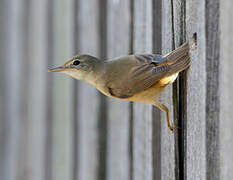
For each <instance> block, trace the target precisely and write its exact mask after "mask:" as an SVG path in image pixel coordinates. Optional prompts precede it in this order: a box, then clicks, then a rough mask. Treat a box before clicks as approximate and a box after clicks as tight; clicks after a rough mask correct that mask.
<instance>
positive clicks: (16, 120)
mask: <svg viewBox="0 0 233 180" xmlns="http://www.w3.org/2000/svg"><path fill="white" fill-rule="evenodd" d="M4 4H5V5H6V7H5V8H6V9H5V10H6V11H5V14H4V15H5V16H3V18H4V21H5V25H6V28H7V29H6V31H5V32H4V33H6V34H5V38H6V41H5V44H3V47H6V49H5V50H6V51H5V57H4V58H3V59H1V61H2V60H3V61H4V66H3V68H2V67H1V71H2V70H3V72H4V73H5V79H4V80H5V81H4V84H3V86H1V88H5V97H4V100H5V102H4V103H6V104H5V105H4V106H5V112H4V114H5V119H1V120H3V121H4V122H3V123H4V128H5V134H4V138H5V144H3V145H2V147H3V148H4V152H5V154H4V156H5V157H4V161H3V162H1V167H3V171H4V172H3V178H5V179H10V180H11V179H12V180H13V179H16V178H17V177H20V175H21V176H22V175H23V174H22V172H23V171H24V170H25V164H21V163H19V160H22V159H24V157H25V156H24V153H22V151H21V149H24V145H25V141H24V139H22V138H23V137H24V136H23V135H24V133H23V130H24V128H23V126H22V125H23V124H24V123H25V119H24V117H25V115H26V114H25V112H24V111H23V110H25V109H24V107H25V106H26V103H25V101H24V100H23V99H22V96H25V94H24V93H22V84H21V81H22V80H23V75H22V73H21V72H20V68H21V67H23V65H25V64H24V61H23V54H22V53H23V44H24V43H25V36H24V35H25V34H24V33H23V32H24V30H25V29H24V28H23V26H22V24H23V23H25V21H24V20H23V16H24V15H25V14H24V13H23V5H24V3H23V2H22V1H15V0H11V1H7V2H4ZM20 23H21V24H20ZM2 33H3V32H2ZM3 42H4V41H3ZM21 43H22V44H21ZM1 45H2V44H1ZM1 91H2V90H1ZM2 163H3V164H2ZM19 165H20V166H19ZM21 179H23V176H22V178H21Z"/></svg>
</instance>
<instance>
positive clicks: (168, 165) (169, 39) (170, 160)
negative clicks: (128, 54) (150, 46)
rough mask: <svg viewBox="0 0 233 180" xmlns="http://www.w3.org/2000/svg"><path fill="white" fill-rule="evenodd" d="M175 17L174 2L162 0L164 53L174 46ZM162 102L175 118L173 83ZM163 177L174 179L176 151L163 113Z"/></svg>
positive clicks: (164, 94)
mask: <svg viewBox="0 0 233 180" xmlns="http://www.w3.org/2000/svg"><path fill="white" fill-rule="evenodd" d="M172 23H173V17H172V4H171V1H170V0H165V1H162V54H166V53H168V52H169V51H171V50H172V48H173V27H172ZM161 100H162V102H164V104H165V105H166V106H167V107H168V108H169V110H170V112H169V114H170V119H171V121H174V118H173V106H172V105H173V104H172V102H173V101H172V85H168V87H166V89H165V92H164V93H163V94H162V97H161ZM161 116H162V118H161V125H162V126H161V128H162V129H161V152H162V154H161V156H162V157H161V163H162V165H161V169H162V172H161V176H162V178H161V179H164V180H165V179H174V177H175V153H174V136H175V134H172V133H171V132H170V131H169V130H168V128H167V124H166V116H165V114H164V113H162V114H161Z"/></svg>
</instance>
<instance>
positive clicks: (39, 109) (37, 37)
mask: <svg viewBox="0 0 233 180" xmlns="http://www.w3.org/2000/svg"><path fill="white" fill-rule="evenodd" d="M27 5H28V6H25V8H28V9H30V12H29V14H28V17H29V18H28V20H29V22H28V24H29V29H28V34H27V36H28V51H27V52H28V56H27V58H26V62H25V63H27V64H28V65H27V69H28V74H27V76H28V77H26V75H25V77H26V78H28V80H27V82H25V84H27V83H28V87H27V88H28V90H27V91H28V92H27V95H26V99H27V101H28V107H27V111H28V112H27V113H28V119H27V121H26V122H25V123H24V126H25V130H26V131H25V132H26V135H25V137H24V138H25V139H26V144H25V149H24V150H22V151H24V152H25V156H26V157H25V160H24V162H25V166H26V167H25V170H24V172H22V174H23V177H24V178H23V179H37V180H41V179H44V178H45V168H44V166H45V145H46V144H45V137H46V136H45V135H46V118H47V116H46V112H47V107H48V106H47V101H46V93H47V92H46V76H47V75H48V74H47V54H46V52H47V48H46V44H47V40H46V32H47V23H46V22H47V13H46V7H47V1H45V0H42V1H36V0H34V1H30V4H27ZM25 17H26V16H25ZM25 17H24V18H25ZM38 22H39V24H40V26H38ZM24 48H27V47H24ZM24 61H25V60H24ZM21 71H22V72H24V71H26V69H25V70H24V69H23V67H22V68H21ZM50 75H51V74H50ZM38 87H39V88H38ZM35 155H36V156H35Z"/></svg>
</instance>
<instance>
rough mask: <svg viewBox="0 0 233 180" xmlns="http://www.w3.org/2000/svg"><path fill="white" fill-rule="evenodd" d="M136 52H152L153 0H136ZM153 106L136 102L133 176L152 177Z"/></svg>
mask: <svg viewBox="0 0 233 180" xmlns="http://www.w3.org/2000/svg"><path fill="white" fill-rule="evenodd" d="M133 8H134V10H133V12H134V14H133V16H134V17H133V18H134V26H133V37H134V39H133V50H134V53H145V52H147V53H151V52H152V1H150V0H148V1H143V0H135V1H134V7H133ZM152 175H153V173H152V106H151V105H146V104H142V103H134V107H133V178H134V179H135V180H137V179H138V180H139V179H151V178H152Z"/></svg>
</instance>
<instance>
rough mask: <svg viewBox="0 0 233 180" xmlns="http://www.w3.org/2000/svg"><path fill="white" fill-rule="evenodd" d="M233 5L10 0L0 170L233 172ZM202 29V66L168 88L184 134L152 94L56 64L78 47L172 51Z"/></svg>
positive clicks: (2, 12)
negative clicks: (103, 87)
mask: <svg viewBox="0 0 233 180" xmlns="http://www.w3.org/2000/svg"><path fill="white" fill-rule="evenodd" d="M232 8H233V2H232V0H212V1H207V0H205V1H186V0H163V1H162V0H147V1H145V0H144V1H143V0H99V1H91V0H67V1H63V0H56V1H54V0H53V1H46V0H40V1H37V0H31V1H30V0H2V1H1V3H0V24H1V28H0V179H1V180H2V179H3V180H15V179H17V180H47V179H48V180H50V179H51V180H63V179H66V180H76V179H78V180H86V179H87V180H102V179H103V180H104V179H110V180H118V179H120V180H121V179H122V180H128V179H130V180H142V179H145V180H151V179H156V180H157V179H158V180H161V179H163V180H170V179H172V180H173V179H183V180H192V179H193V180H196V179H202V180H205V179H208V180H209V179H211V180H212V179H213V180H217V179H221V180H225V179H226V180H228V179H231V178H232V176H233V155H232V149H233V141H232V139H233V131H232V127H233V123H232V117H233V113H232V107H233V96H232V89H233V86H232V83H231V79H233V73H232V67H233V63H232V56H233V54H232V52H233V49H232V44H233V38H232V32H233V24H232V20H231V17H232V16H233V14H232V13H233V12H232ZM220 32H221V33H220ZM194 33H196V35H197V49H196V50H194V49H192V50H191V68H190V69H189V71H188V72H187V74H184V75H182V76H179V80H178V81H177V83H176V84H175V85H169V86H168V87H167V88H166V90H165V92H164V93H163V94H162V97H161V101H162V102H163V103H164V104H165V105H167V106H168V107H169V110H170V117H171V120H172V121H175V123H176V125H178V126H179V128H182V129H178V130H177V131H176V132H175V134H171V133H170V131H169V130H168V128H167V124H166V121H165V114H164V113H163V112H160V111H159V110H158V109H157V108H152V106H151V105H146V104H141V103H134V104H132V103H128V102H122V101H118V100H115V99H110V98H108V99H107V100H106V101H105V100H104V99H103V96H101V95H100V94H99V93H98V92H97V91H96V90H95V89H94V88H93V87H91V86H90V85H87V84H85V83H83V82H78V83H77V81H75V80H72V79H71V78H70V77H67V76H66V75H64V74H61V73H54V74H52V73H48V72H47V68H48V66H53V65H54V66H55V65H61V64H62V63H63V62H64V61H65V60H66V59H68V58H70V57H71V56H72V55H74V54H83V53H85V54H92V55H95V56H97V57H101V58H103V57H105V58H106V57H108V58H113V57H116V56H120V55H127V54H128V53H144V52H148V53H161V51H162V54H165V53H167V52H170V51H171V50H172V49H174V48H176V47H178V46H179V45H180V44H181V43H182V42H184V41H185V39H186V40H189V41H190V46H191V43H192V37H193V34H194ZM182 74H183V73H182ZM186 75H187V79H186ZM186 80H187V81H186ZM186 82H187V84H186ZM177 123H178V124H177ZM180 125H181V126H180Z"/></svg>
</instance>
